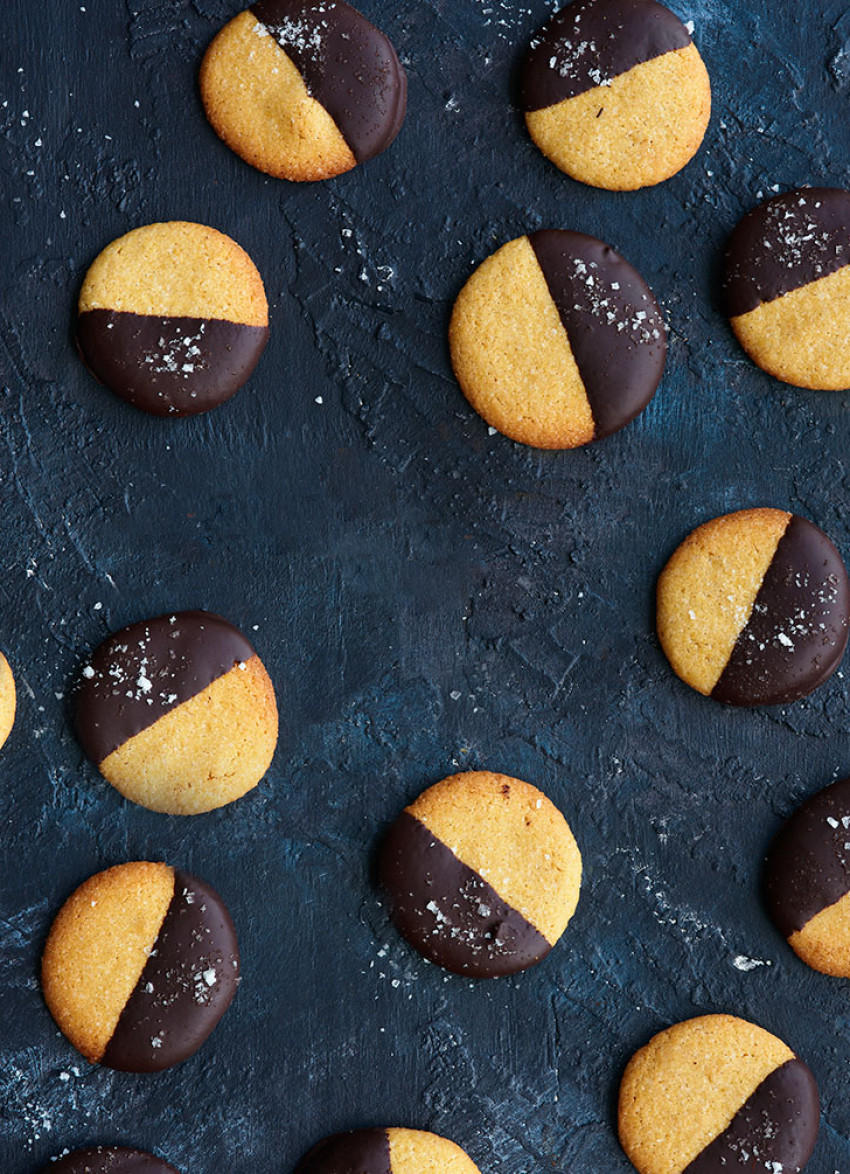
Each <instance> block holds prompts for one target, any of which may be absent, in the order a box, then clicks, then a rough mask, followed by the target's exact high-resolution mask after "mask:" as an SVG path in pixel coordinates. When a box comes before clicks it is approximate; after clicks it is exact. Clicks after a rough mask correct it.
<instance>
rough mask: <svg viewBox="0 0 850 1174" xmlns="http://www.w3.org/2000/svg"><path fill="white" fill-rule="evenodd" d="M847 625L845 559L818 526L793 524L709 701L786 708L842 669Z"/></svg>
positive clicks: (849, 592) (849, 602) (849, 597)
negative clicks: (781, 706)
mask: <svg viewBox="0 0 850 1174" xmlns="http://www.w3.org/2000/svg"><path fill="white" fill-rule="evenodd" d="M848 619H850V583H848V580H847V572H846V570H845V569H844V564H843V562H842V561H841V555H840V554H839V553H838V551H837V550H836V549H835V547H834V546H833V545H832V543H831V542H830V540H829V539H828V538H827V536H826V535H825V534H824V533H823V531H822V530H819V529H818V528H817V526H814V525H812V523H811V522H809V521H807V520H806V519H805V518H799V517H796V516H795V517H793V518H792V519H791V521H790V522H789V523H788V527H787V529H786V530H785V533H784V534H783V535H782V537H781V538H780V540H779V545H778V546H777V548H776V553H775V554H774V556H773V561H772V562H771V564H770V566H769V567H768V569H767V573H766V574H765V577H764V580H763V581H762V584H761V587H760V588H759V591H758V594H757V595H756V599H755V603H754V604H753V610H752V614H751V615H750V618H749V620H748V621H747V624H746V625H745V627H744V629H743V631H742V632H741V633H740V635H739V636H738V639H737V641H736V642H735V647H734V648H733V649H732V655H731V656H730V657H729V661H728V663H727V665H726V667H725V668H724V670H723V672H722V673H721V675H720V680H719V681H718V682H717V684H716V685H715V687H714V689H713V691H712V694H711V696H712V697H714V698H715V699H716V700H717V701H723V702H726V703H727V704H728V705H784V704H785V703H787V702H789V701H796V700H798V699H799V698H800V697H805V696H806V695H807V694H808V693H811V692H812V690H813V689H816V688H817V687H818V685H821V684H823V682H824V681H825V680H826V679H827V678H828V677H830V676H831V675H832V673H833V672H834V671H835V669H836V668H837V667H838V664H839V662H840V661H841V658H842V656H843V655H844V649H845V647H846V645H847V636H848Z"/></svg>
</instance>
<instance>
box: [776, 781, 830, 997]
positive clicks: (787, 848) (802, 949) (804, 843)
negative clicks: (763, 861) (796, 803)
mask: <svg viewBox="0 0 850 1174" xmlns="http://www.w3.org/2000/svg"><path fill="white" fill-rule="evenodd" d="M764 887H765V898H766V901H767V907H768V911H769V912H770V915H771V917H772V918H773V921H774V923H775V924H776V927H777V929H778V930H779V932H780V933H781V934H782V935H783V936H784V937H785V938H787V940H788V944H789V945H790V946H791V948H792V949H793V950H794V951H795V952H796V953H797V954H798V955H799V957H800V958H802V959H803V961H804V962H806V963H807V964H808V965H809V966H811V967H813V969H815V970H819V971H821V973H822V974H835V975H838V976H840V977H842V978H850V779H841V781H840V782H837V783H833V784H832V785H831V786H829V787H826V788H825V789H824V790H823V791H819V792H818V793H817V794H816V795H813V796H812V797H811V798H810V799H807V800H806V802H805V803H804V804H803V805H802V806H801V807H799V808H798V809H797V810H796V811H795V812H794V814H793V815H792V816H791V817H790V819H789V820H788V822H787V823H786V824H785V826H784V827H783V828H782V829H781V831H780V832H779V834H778V835H777V836H776V838H775V840H774V841H773V843H772V844H771V847H770V852H769V853H768V857H767V867H766V869H765V886H764Z"/></svg>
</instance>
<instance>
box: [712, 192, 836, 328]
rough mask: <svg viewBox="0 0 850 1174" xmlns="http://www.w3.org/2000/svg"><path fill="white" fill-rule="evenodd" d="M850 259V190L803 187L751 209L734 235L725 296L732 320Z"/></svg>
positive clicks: (726, 269)
mask: <svg viewBox="0 0 850 1174" xmlns="http://www.w3.org/2000/svg"><path fill="white" fill-rule="evenodd" d="M848 263H850V192H847V191H843V190H841V189H839V188H800V189H798V190H797V191H793V192H785V194H784V195H781V196H774V198H773V199H772V200H767V201H766V203H764V204H760V205H759V206H758V207H757V208H754V209H753V210H752V212H749V213H748V214H747V215H746V216H745V217H744V219H743V220H742V221H741V222H740V224H739V225H738V227H737V228H736V229H735V231H734V232H733V233H732V235H731V236H730V238H729V243H728V244H727V246H726V254H725V257H724V262H723V298H724V302H725V306H726V313H727V314H728V315H729V317H730V318H736V317H737V316H738V315H739V314H747V313H749V311H751V310H755V309H757V308H758V307H759V306H760V305H761V304H762V303H763V302H772V301H775V300H776V298H781V297H782V295H783V294H787V293H791V291H792V290H795V289H800V288H801V287H802V286H804V285H808V284H809V283H810V282H812V281H818V280H819V279H820V278H821V277H827V276H828V275H829V274H830V273H836V272H837V271H838V270H839V269H843V268H844V266H845V265H847V264H848Z"/></svg>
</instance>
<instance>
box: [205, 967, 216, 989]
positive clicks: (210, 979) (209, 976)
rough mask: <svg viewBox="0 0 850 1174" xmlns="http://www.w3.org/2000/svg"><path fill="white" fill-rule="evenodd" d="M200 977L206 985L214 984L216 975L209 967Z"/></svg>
mask: <svg viewBox="0 0 850 1174" xmlns="http://www.w3.org/2000/svg"><path fill="white" fill-rule="evenodd" d="M202 977H203V980H204V982H205V983H206V984H207V986H215V981H216V977H217V976H216V972H215V971H214V970H213V968H212V967H210V968H209V970H205V971H204V973H203V975H202Z"/></svg>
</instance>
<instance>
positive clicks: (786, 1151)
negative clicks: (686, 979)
mask: <svg viewBox="0 0 850 1174" xmlns="http://www.w3.org/2000/svg"><path fill="white" fill-rule="evenodd" d="M819 1112H820V1107H819V1101H818V1091H817V1086H816V1084H815V1080H814V1077H813V1076H812V1074H811V1072H810V1071H809V1069H808V1068H807V1066H806V1065H805V1064H804V1063H803V1061H802V1060H800V1059H798V1058H797V1057H796V1056H795V1055H794V1053H793V1052H792V1051H791V1049H790V1048H789V1047H788V1046H787V1044H784V1043H783V1042H782V1040H780V1039H777V1038H776V1036H774V1035H771V1034H770V1033H769V1032H767V1031H764V1029H763V1028H761V1027H756V1026H755V1025H754V1024H752V1023H747V1022H746V1020H744V1019H737V1018H735V1017H734V1016H732V1015H704V1016H701V1017H700V1018H698V1019H688V1020H686V1021H685V1022H684V1023H677V1024H676V1025H675V1026H674V1027H670V1028H668V1029H667V1031H662V1032H660V1033H659V1034H658V1035H656V1036H654V1038H653V1039H651V1040H650V1041H649V1043H648V1044H646V1045H645V1046H644V1047H642V1048H641V1049H640V1051H639V1052H636V1053H635V1055H634V1056H633V1057H632V1059H631V1060H630V1061H629V1064H628V1066H627V1068H626V1071H625V1074H624V1076H623V1080H622V1083H621V1085H620V1103H619V1113H618V1117H619V1133H620V1144H621V1145H622V1147H623V1149H624V1150H625V1151H626V1154H627V1155H628V1157H629V1159H630V1160H631V1162H632V1163H633V1164H634V1166H635V1168H636V1169H637V1170H639V1171H640V1174H723V1172H724V1171H732V1170H745V1169H746V1170H765V1171H782V1172H784V1174H798V1172H799V1171H800V1170H802V1169H803V1167H804V1166H805V1165H806V1162H807V1161H808V1160H809V1158H810V1156H811V1153H812V1150H813V1149H814V1147H815V1141H816V1139H817V1134H818V1117H819Z"/></svg>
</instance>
